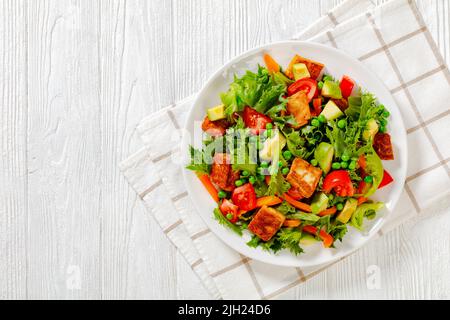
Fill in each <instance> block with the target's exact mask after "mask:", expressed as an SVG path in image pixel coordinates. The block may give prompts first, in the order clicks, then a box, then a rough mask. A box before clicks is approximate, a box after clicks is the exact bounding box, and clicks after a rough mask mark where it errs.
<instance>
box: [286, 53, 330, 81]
mask: <svg viewBox="0 0 450 320" xmlns="http://www.w3.org/2000/svg"><path fill="white" fill-rule="evenodd" d="M297 63H304V64H305V65H306V67H307V68H308V71H309V74H310V75H311V78H312V79H317V78H318V77H319V76H320V73H321V72H322V69H323V67H324V66H325V65H324V64H322V63H320V62H317V61H314V60H310V59H306V58H303V57H301V56H299V55H297V54H296V55H295V57H294V58H293V59H292V60H291V62H290V63H289V66H288V68H287V69H286V71H285V74H286V76H288V77H289V78H291V79H294V73H293V71H292V70H293V68H294V64H297Z"/></svg>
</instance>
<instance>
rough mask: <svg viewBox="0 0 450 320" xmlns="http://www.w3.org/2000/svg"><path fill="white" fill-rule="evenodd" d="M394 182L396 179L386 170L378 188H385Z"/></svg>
mask: <svg viewBox="0 0 450 320" xmlns="http://www.w3.org/2000/svg"><path fill="white" fill-rule="evenodd" d="M392 181H394V179H393V178H392V177H391V175H390V174H389V172H387V171H386V170H384V173H383V179H382V180H381V183H380V185H379V186H378V189H380V188H383V187H384V186H387V185H388V184H389V183H391V182H392Z"/></svg>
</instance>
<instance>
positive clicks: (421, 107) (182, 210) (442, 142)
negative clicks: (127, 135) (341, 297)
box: [121, 0, 450, 299]
mask: <svg viewBox="0 0 450 320" xmlns="http://www.w3.org/2000/svg"><path fill="white" fill-rule="evenodd" d="M366 9H370V10H369V11H367V12H365V10H366ZM350 17H352V18H351V19H350V20H346V19H347V18H350ZM399 22H401V23H399ZM319 30H320V31H323V30H326V31H325V32H322V33H321V34H318V35H315V33H316V32H317V31H319ZM305 37H306V38H308V39H309V38H311V39H309V40H311V41H315V42H319V43H324V44H327V45H331V46H334V47H337V48H338V49H341V50H343V51H346V52H347V53H348V54H350V55H352V56H354V57H356V58H358V59H359V60H361V61H362V62H363V63H364V64H366V65H367V66H368V67H369V68H370V69H371V70H372V71H373V72H375V73H376V74H378V75H379V76H380V78H381V79H383V80H384V81H385V84H386V86H387V87H388V88H389V89H390V90H391V92H392V94H393V96H394V98H395V99H396V101H397V104H398V106H399V107H400V111H401V113H402V116H403V119H404V122H405V125H406V127H407V134H408V135H407V139H408V150H409V154H408V158H409V159H408V160H409V165H408V174H407V176H408V177H407V179H406V184H405V189H404V192H403V193H402V195H401V198H400V200H399V204H398V205H397V208H396V210H395V214H392V215H391V216H390V217H389V220H388V221H387V223H386V224H385V225H384V227H383V229H382V230H381V232H379V235H382V234H383V233H385V232H387V231H389V230H391V229H392V228H394V227H396V226H397V225H398V224H400V223H402V222H404V221H406V220H407V219H409V218H411V217H415V216H417V215H418V214H421V213H423V214H424V213H425V212H426V211H425V210H424V209H426V208H427V207H428V206H429V205H431V204H433V203H435V202H436V201H439V199H441V198H442V197H445V196H448V195H449V191H450V177H449V176H450V169H449V163H448V162H449V159H450V140H449V139H448V138H447V137H448V136H449V135H450V121H449V120H450V106H449V101H450V91H449V89H450V72H449V70H448V68H447V67H446V65H445V63H444V60H443V58H442V56H441V55H440V53H439V51H438V49H437V47H436V44H435V43H434V41H433V39H432V37H431V35H430V33H429V31H428V29H427V27H426V25H425V23H424V22H423V20H422V17H421V15H420V13H419V12H418V10H417V8H416V6H415V3H414V2H413V1H408V0H393V1H391V2H388V3H386V4H384V5H382V6H379V7H373V5H372V2H371V1H359V0H348V1H346V2H344V3H343V4H342V5H340V6H338V7H337V8H336V9H334V10H333V11H331V12H330V13H329V14H327V15H326V16H325V17H323V18H321V19H320V20H319V22H318V23H317V24H315V25H314V26H312V27H310V28H308V29H307V30H306V32H305V33H304V34H299V35H297V36H295V39H302V40H303V39H306V38H305ZM192 102H193V98H192V97H190V98H187V99H185V100H183V101H180V102H178V103H175V104H173V105H171V106H169V107H166V108H164V109H163V110H161V111H159V112H157V113H156V114H152V115H150V116H149V117H147V118H145V119H143V121H142V122H141V123H140V125H139V126H138V128H137V129H138V132H139V133H140V135H141V138H142V141H143V144H144V147H143V148H142V150H141V151H140V152H138V153H136V154H135V155H133V156H131V157H130V158H129V159H127V160H125V161H124V162H123V163H122V164H121V170H122V171H123V173H124V175H125V176H126V178H127V179H128V181H129V183H130V185H131V186H132V187H133V188H134V189H135V191H136V192H137V193H138V194H139V195H140V197H141V198H142V199H143V201H144V203H145V204H146V206H147V208H148V209H149V211H150V212H151V213H152V214H153V215H154V217H155V219H156V220H157V221H158V223H159V224H160V225H161V227H162V228H163V230H164V232H165V233H166V234H167V236H168V237H169V239H170V240H171V241H172V242H173V243H174V244H175V246H177V248H178V249H179V250H180V252H181V253H182V254H183V256H184V257H185V258H186V260H187V261H188V263H189V264H190V265H191V266H192V268H193V269H194V271H195V272H196V273H197V274H198V275H199V277H200V278H201V279H202V281H203V283H204V284H205V287H206V288H207V289H208V290H209V292H210V293H211V294H212V296H213V297H215V298H224V299H229V298H234V299H252V298H253V299H259V298H264V299H270V298H274V297H277V296H278V295H279V294H281V293H283V292H285V291H287V290H289V289H291V288H293V287H295V286H297V285H298V284H300V283H302V282H304V281H306V280H307V279H309V278H311V277H312V276H314V275H316V274H318V273H320V272H321V271H323V270H324V269H326V268H328V267H329V266H330V265H324V266H317V267H311V268H301V269H300V268H289V267H276V266H272V265H268V264H264V263H261V262H258V261H254V260H251V259H249V258H246V257H243V256H241V255H240V254H238V253H237V252H235V251H234V250H232V249H230V248H229V247H228V246H227V245H225V244H224V243H223V242H221V241H220V240H219V239H218V238H217V237H215V236H214V234H213V233H211V232H210V230H209V229H208V228H207V226H206V225H205V224H204V222H203V221H202V220H201V218H200V217H199V215H198V214H197V212H196V211H195V209H194V207H193V205H192V203H191V200H190V199H189V197H187V191H186V189H185V187H184V185H183V183H182V182H181V171H182V170H184V169H183V168H182V166H181V165H180V164H179V163H178V162H179V159H180V158H181V155H180V154H179V150H178V144H177V142H179V134H180V130H179V129H180V128H181V126H182V125H183V124H184V121H185V117H186V115H187V113H188V111H189V109H190V107H191V105H192Z"/></svg>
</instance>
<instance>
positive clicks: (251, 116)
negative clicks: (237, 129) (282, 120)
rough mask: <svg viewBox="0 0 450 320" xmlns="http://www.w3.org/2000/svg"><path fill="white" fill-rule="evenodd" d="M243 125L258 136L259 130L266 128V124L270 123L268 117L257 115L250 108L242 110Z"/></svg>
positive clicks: (256, 112)
mask: <svg viewBox="0 0 450 320" xmlns="http://www.w3.org/2000/svg"><path fill="white" fill-rule="evenodd" d="M243 118H244V123H245V126H246V127H247V128H250V129H252V133H253V134H259V133H260V131H261V130H264V129H265V128H266V125H267V124H268V123H271V122H272V119H270V118H269V117H268V116H266V115H264V114H262V113H259V112H258V111H256V110H255V109H252V108H250V107H245V108H244V115H243Z"/></svg>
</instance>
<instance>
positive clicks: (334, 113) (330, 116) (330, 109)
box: [320, 100, 344, 121]
mask: <svg viewBox="0 0 450 320" xmlns="http://www.w3.org/2000/svg"><path fill="white" fill-rule="evenodd" d="M320 114H323V115H324V117H325V118H326V119H327V120H328V121H329V120H334V119H337V118H339V117H342V116H343V115H344V113H343V112H342V111H341V109H339V107H338V106H337V105H336V103H334V102H333V100H330V101H328V102H327V104H326V105H325V108H323V110H322V112H321V113H320Z"/></svg>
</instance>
